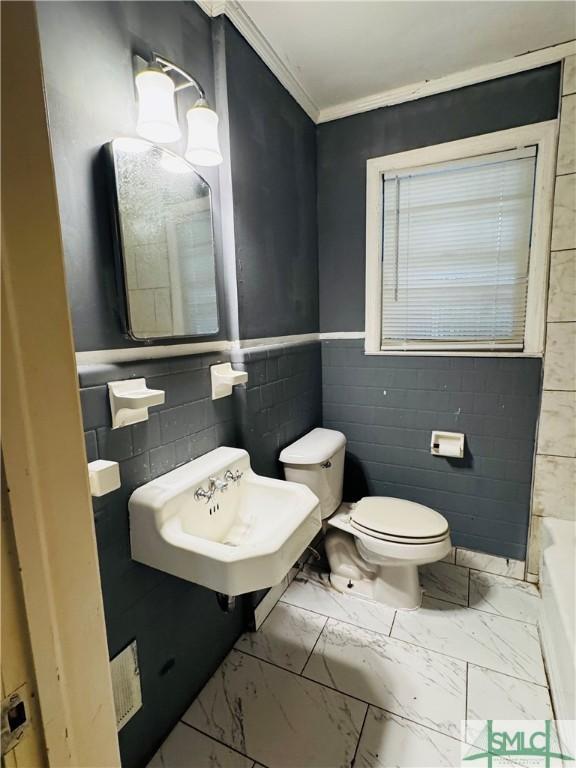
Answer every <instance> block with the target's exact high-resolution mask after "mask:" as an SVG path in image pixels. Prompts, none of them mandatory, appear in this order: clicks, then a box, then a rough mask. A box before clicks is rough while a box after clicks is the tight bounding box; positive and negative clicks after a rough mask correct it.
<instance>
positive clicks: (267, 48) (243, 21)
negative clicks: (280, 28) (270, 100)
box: [196, 0, 320, 123]
mask: <svg viewBox="0 0 576 768" xmlns="http://www.w3.org/2000/svg"><path fill="white" fill-rule="evenodd" d="M196 2H197V3H198V5H200V7H201V8H202V10H203V11H204V12H205V13H207V14H208V15H209V16H212V17H215V16H220V15H222V14H224V15H225V16H226V17H227V18H228V19H230V21H231V22H232V24H234V26H235V27H236V29H237V30H238V32H240V34H241V35H242V37H243V38H244V39H245V40H246V42H248V43H249V44H250V45H251V46H252V48H253V49H254V50H255V51H256V53H257V54H258V55H259V56H260V58H261V59H262V61H263V62H264V64H266V66H267V67H268V68H269V69H270V71H271V72H272V73H273V74H274V75H275V76H276V77H277V78H278V80H279V81H280V82H281V83H282V85H283V86H284V88H286V90H287V91H288V93H289V94H290V95H291V96H292V98H294V99H295V100H296V101H297V102H298V104H299V105H300V106H301V107H302V109H303V110H304V112H306V114H307V115H308V117H310V119H311V120H313V121H314V122H315V123H317V122H318V115H319V113H320V110H319V108H318V106H317V105H316V104H315V103H314V101H313V100H312V99H311V98H310V96H309V95H308V93H307V92H306V89H305V88H304V86H303V85H302V83H301V82H300V80H298V78H297V77H296V76H295V75H294V74H293V73H292V72H291V71H290V69H289V68H288V66H287V65H286V64H285V63H284V61H283V60H282V59H281V58H280V56H278V54H277V53H276V51H275V50H274V49H273V48H272V46H271V45H270V43H269V42H268V40H267V39H266V38H265V37H264V35H263V34H262V32H261V31H260V30H259V29H258V27H257V26H256V24H254V22H253V21H252V19H251V17H250V16H249V15H248V14H247V13H246V11H245V10H244V8H243V7H242V4H241V3H239V2H238V0H196Z"/></svg>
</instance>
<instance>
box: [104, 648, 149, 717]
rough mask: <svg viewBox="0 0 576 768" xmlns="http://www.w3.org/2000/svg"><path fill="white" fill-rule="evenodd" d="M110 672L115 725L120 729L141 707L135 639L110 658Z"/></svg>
mask: <svg viewBox="0 0 576 768" xmlns="http://www.w3.org/2000/svg"><path fill="white" fill-rule="evenodd" d="M110 672H111V675H112V692H113V694H114V707H115V709H116V726H117V728H118V730H121V728H123V727H124V726H125V725H126V723H127V722H128V721H129V720H130V719H131V718H132V717H133V716H134V715H135V714H136V712H138V710H139V709H141V707H142V690H141V688H140V668H139V666H138V649H137V647H136V640H134V641H133V642H132V643H130V645H128V646H126V648H124V650H123V651H121V652H120V653H119V654H118V655H117V656H115V657H114V658H113V659H112V661H111V662H110Z"/></svg>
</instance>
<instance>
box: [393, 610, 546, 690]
mask: <svg viewBox="0 0 576 768" xmlns="http://www.w3.org/2000/svg"><path fill="white" fill-rule="evenodd" d="M392 637H394V638H397V639H399V640H404V641H407V642H409V643H415V644H416V645H419V646H423V647H424V648H428V649H430V650H433V651H438V652H439V653H445V654H447V655H448V656H453V657H454V658H456V659H463V660H464V661H469V662H471V663H472V664H476V665H477V666H480V667H486V668H488V669H493V670H494V671H496V672H503V673H505V674H508V675H511V676H512V677H519V678H520V679H522V680H527V681H529V682H533V683H539V684H542V685H545V684H546V675H545V673H544V663H543V661H542V654H541V652H540V642H539V639H538V632H537V630H536V627H535V626H533V625H531V624H526V623H523V622H520V621H514V620H513V619H508V618H505V617H503V616H494V615H492V614H489V613H485V612H483V611H476V610H474V609H473V608H461V607H460V606H456V605H453V604H451V603H447V602H445V601H443V600H435V599H433V598H429V597H425V598H424V600H423V603H422V608H421V609H420V610H418V611H398V613H397V616H396V620H395V621H394V626H393V628H392Z"/></svg>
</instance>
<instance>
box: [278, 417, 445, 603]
mask: <svg viewBox="0 0 576 768" xmlns="http://www.w3.org/2000/svg"><path fill="white" fill-rule="evenodd" d="M345 450H346V438H345V436H344V435H343V434H342V433H341V432H337V431H335V430H331V429H321V428H317V429H313V430H312V431H311V432H309V433H308V434H307V435H305V436H304V437H302V438H301V439H300V440H297V441H296V442H295V443H292V445H289V446H288V447H286V448H285V449H284V450H283V451H282V453H281V454H280V461H281V462H282V463H283V464H284V474H285V476H286V479H287V480H290V481H292V482H297V483H303V484H304V485H307V486H308V487H309V488H310V489H311V490H312V491H313V492H314V493H315V494H316V496H318V499H319V501H320V507H321V514H322V519H323V523H324V527H325V530H327V533H326V540H325V546H326V554H327V557H328V562H329V564H330V582H331V584H332V586H333V587H334V588H335V589H337V590H339V591H341V592H350V593H354V594H357V595H360V596H362V597H364V598H368V599H371V600H375V601H376V602H379V603H384V604H386V605H389V606H391V607H394V608H401V609H405V610H412V609H415V608H418V607H419V606H420V603H421V599H422V590H421V589H420V584H419V580H418V566H419V565H424V564H426V563H433V562H436V561H438V560H442V558H444V557H445V556H446V555H447V554H448V553H449V552H450V549H451V546H452V544H451V541H450V529H449V526H448V521H447V520H446V518H445V517H443V515H441V514H440V513H439V512H436V511H435V510H433V509H430V508H429V507H425V506H423V505H422V504H416V503H414V502H411V501H406V500H404V499H396V498H393V497H388V496H367V497H365V498H363V499H360V501H359V502H357V503H355V504H347V503H342V484H343V478H344V454H345Z"/></svg>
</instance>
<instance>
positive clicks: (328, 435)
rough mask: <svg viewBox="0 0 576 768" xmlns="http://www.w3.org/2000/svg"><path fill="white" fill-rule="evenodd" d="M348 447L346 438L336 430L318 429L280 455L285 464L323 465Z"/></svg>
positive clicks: (287, 447)
mask: <svg viewBox="0 0 576 768" xmlns="http://www.w3.org/2000/svg"><path fill="white" fill-rule="evenodd" d="M345 445H346V437H345V436H344V435H343V434H342V432H337V431H336V430H335V429H322V428H321V427H317V428H316V429H313V430H312V431H311V432H308V434H307V435H304V437H301V438H300V440H296V442H295V443H292V444H291V445H287V446H286V448H284V450H283V451H282V453H281V454H280V461H281V462H282V463H283V464H322V462H324V461H328V459H330V458H332V456H334V454H335V453H337V452H338V451H339V450H340V449H341V448H343V447H344V446H345Z"/></svg>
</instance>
